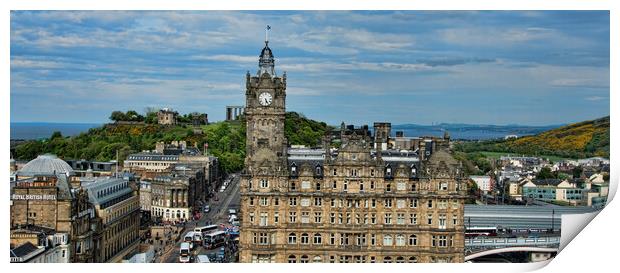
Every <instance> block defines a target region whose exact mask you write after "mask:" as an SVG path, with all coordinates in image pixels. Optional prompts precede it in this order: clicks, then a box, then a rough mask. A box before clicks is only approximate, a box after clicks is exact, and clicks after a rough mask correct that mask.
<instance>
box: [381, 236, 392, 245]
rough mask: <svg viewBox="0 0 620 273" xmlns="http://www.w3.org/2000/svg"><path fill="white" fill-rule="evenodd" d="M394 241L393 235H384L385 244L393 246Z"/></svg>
mask: <svg viewBox="0 0 620 273" xmlns="http://www.w3.org/2000/svg"><path fill="white" fill-rule="evenodd" d="M393 244H394V242H393V241H392V235H383V245H384V246H391V245H393Z"/></svg>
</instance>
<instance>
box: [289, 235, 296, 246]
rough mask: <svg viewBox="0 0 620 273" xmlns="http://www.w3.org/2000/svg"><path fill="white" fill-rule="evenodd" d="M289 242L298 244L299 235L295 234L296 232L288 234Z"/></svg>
mask: <svg viewBox="0 0 620 273" xmlns="http://www.w3.org/2000/svg"><path fill="white" fill-rule="evenodd" d="M288 243H289V244H296V243H297V235H295V233H290V234H289V235H288Z"/></svg>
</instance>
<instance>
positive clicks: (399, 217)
mask: <svg viewBox="0 0 620 273" xmlns="http://www.w3.org/2000/svg"><path fill="white" fill-rule="evenodd" d="M396 224H399V225H404V224H405V214H404V213H398V214H397V215H396Z"/></svg>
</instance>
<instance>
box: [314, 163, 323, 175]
mask: <svg viewBox="0 0 620 273" xmlns="http://www.w3.org/2000/svg"><path fill="white" fill-rule="evenodd" d="M314 174H315V175H316V176H321V175H323V169H322V168H321V166H320V165H317V166H316V167H315V168H314Z"/></svg>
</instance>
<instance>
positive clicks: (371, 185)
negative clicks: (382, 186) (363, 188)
mask: <svg viewBox="0 0 620 273" xmlns="http://www.w3.org/2000/svg"><path fill="white" fill-rule="evenodd" d="M370 189H371V190H373V189H375V181H370Z"/></svg>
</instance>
